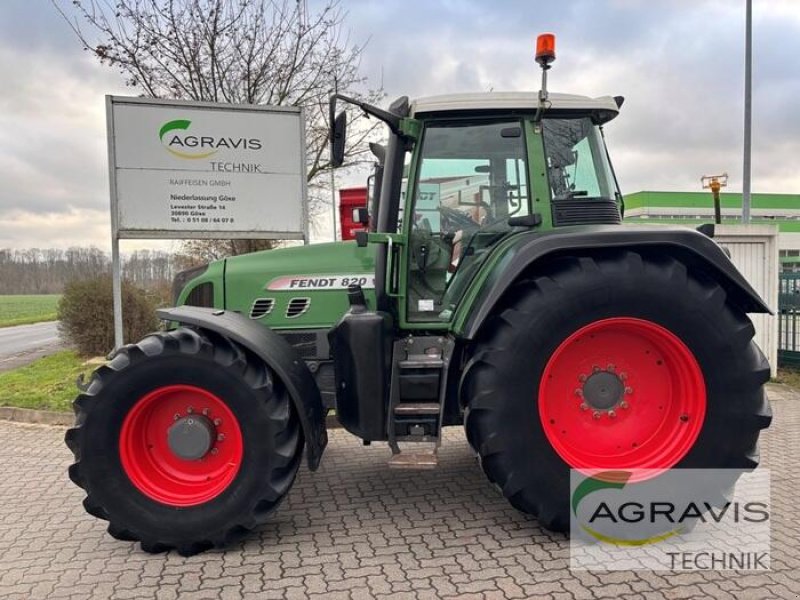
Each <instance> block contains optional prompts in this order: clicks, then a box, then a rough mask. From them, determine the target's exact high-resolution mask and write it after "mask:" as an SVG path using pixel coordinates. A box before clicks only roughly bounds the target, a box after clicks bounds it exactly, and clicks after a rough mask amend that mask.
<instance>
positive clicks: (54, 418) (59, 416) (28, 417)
mask: <svg viewBox="0 0 800 600" xmlns="http://www.w3.org/2000/svg"><path fill="white" fill-rule="evenodd" d="M0 420H3V421H13V422H14V423H33V424H36V425H57V426H59V427H70V426H72V424H73V423H74V422H75V417H74V416H73V415H72V413H68V412H56V411H54V410H34V409H32V408H15V407H13V406H0Z"/></svg>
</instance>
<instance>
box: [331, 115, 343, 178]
mask: <svg viewBox="0 0 800 600" xmlns="http://www.w3.org/2000/svg"><path fill="white" fill-rule="evenodd" d="M346 139H347V113H346V112H344V111H342V112H340V113H339V114H338V115H336V118H335V119H334V120H333V126H332V127H331V165H332V166H333V167H341V166H342V165H343V164H344V143H345V140H346Z"/></svg>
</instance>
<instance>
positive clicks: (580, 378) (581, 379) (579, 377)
mask: <svg viewBox="0 0 800 600" xmlns="http://www.w3.org/2000/svg"><path fill="white" fill-rule="evenodd" d="M578 381H580V382H581V383H583V382H584V381H586V375H584V374H583V373H581V374H580V375H578Z"/></svg>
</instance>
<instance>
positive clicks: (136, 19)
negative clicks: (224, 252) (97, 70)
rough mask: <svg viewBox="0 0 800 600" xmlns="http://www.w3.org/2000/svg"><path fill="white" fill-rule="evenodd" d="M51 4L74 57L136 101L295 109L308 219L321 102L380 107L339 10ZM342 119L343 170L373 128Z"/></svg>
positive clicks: (256, 2)
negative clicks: (137, 95) (74, 43)
mask: <svg viewBox="0 0 800 600" xmlns="http://www.w3.org/2000/svg"><path fill="white" fill-rule="evenodd" d="M51 1H52V2H53V4H54V5H55V7H56V9H57V10H58V11H59V12H60V13H61V15H62V16H63V17H64V18H65V19H66V21H67V22H68V23H69V25H70V27H71V28H72V30H73V32H74V33H75V35H76V36H77V37H78V40H79V41H80V42H81V44H82V45H83V47H84V49H85V50H87V51H89V52H91V53H92V54H94V55H95V56H96V57H97V58H98V59H99V60H100V62H101V63H102V64H105V65H108V66H110V67H112V68H115V69H117V70H119V72H120V73H121V74H122V75H123V76H124V77H125V81H126V83H127V85H129V86H131V87H133V88H135V89H137V90H140V91H141V92H142V93H143V94H144V95H146V96H152V97H154V98H177V99H191V100H205V101H211V102H231V103H244V104H269V105H278V106H280V105H290V106H303V107H304V108H305V111H306V146H307V157H308V165H307V177H308V182H309V186H308V187H309V193H310V194H311V196H312V197H311V213H312V215H315V214H319V213H320V211H321V210H322V209H323V207H324V206H323V200H322V198H323V196H322V194H323V191H324V190H325V189H326V188H327V181H326V179H327V178H326V177H324V175H325V174H326V173H327V172H329V171H330V169H331V164H330V157H329V153H328V143H327V131H328V123H327V121H328V115H327V106H328V105H327V101H328V96H329V94H330V93H331V92H332V91H333V90H338V91H339V92H342V93H346V94H347V95H350V96H353V97H356V98H359V99H362V100H365V101H368V102H372V103H374V102H377V101H379V100H381V99H382V98H383V97H384V93H383V90H382V87H380V86H378V87H370V86H369V84H368V81H367V78H366V77H364V76H363V75H362V74H361V73H360V59H361V56H362V53H363V51H364V47H365V46H364V44H360V45H359V44H353V43H352V42H351V41H350V39H349V37H348V34H347V32H346V31H345V29H344V21H345V18H346V16H347V13H346V12H345V11H344V10H343V9H342V7H341V5H340V2H339V0H327V2H326V3H325V5H324V6H322V7H321V8H320V9H319V10H317V11H313V12H310V11H309V10H308V8H307V6H306V1H305V0H72V1H70V2H67V1H66V0H61V1H60V2H59V0H51ZM348 117H349V122H350V125H349V127H348V130H349V133H348V140H347V144H346V152H345V165H355V164H359V163H365V162H367V160H368V152H369V149H368V144H367V142H368V141H369V139H370V138H371V137H372V136H373V133H374V128H375V126H376V123H375V122H374V121H373V122H369V123H367V122H365V121H364V115H363V113H360V112H357V111H353V113H352V114H350V115H348ZM231 249H232V250H234V251H235V250H237V248H236V245H235V244H234V245H232V246H231Z"/></svg>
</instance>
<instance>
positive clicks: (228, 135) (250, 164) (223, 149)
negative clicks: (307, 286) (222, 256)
mask: <svg viewBox="0 0 800 600" xmlns="http://www.w3.org/2000/svg"><path fill="white" fill-rule="evenodd" d="M106 108H107V120H108V145H109V171H110V178H111V211H112V226H113V229H114V237H115V238H170V239H174V238H264V239H266V238H277V239H303V238H307V235H306V233H307V214H306V165H305V134H304V124H303V112H302V109H300V108H296V107H272V106H256V105H230V104H214V103H206V102H186V101H173V100H168V101H167V100H157V99H151V98H127V97H119V96H107V97H106Z"/></svg>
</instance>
